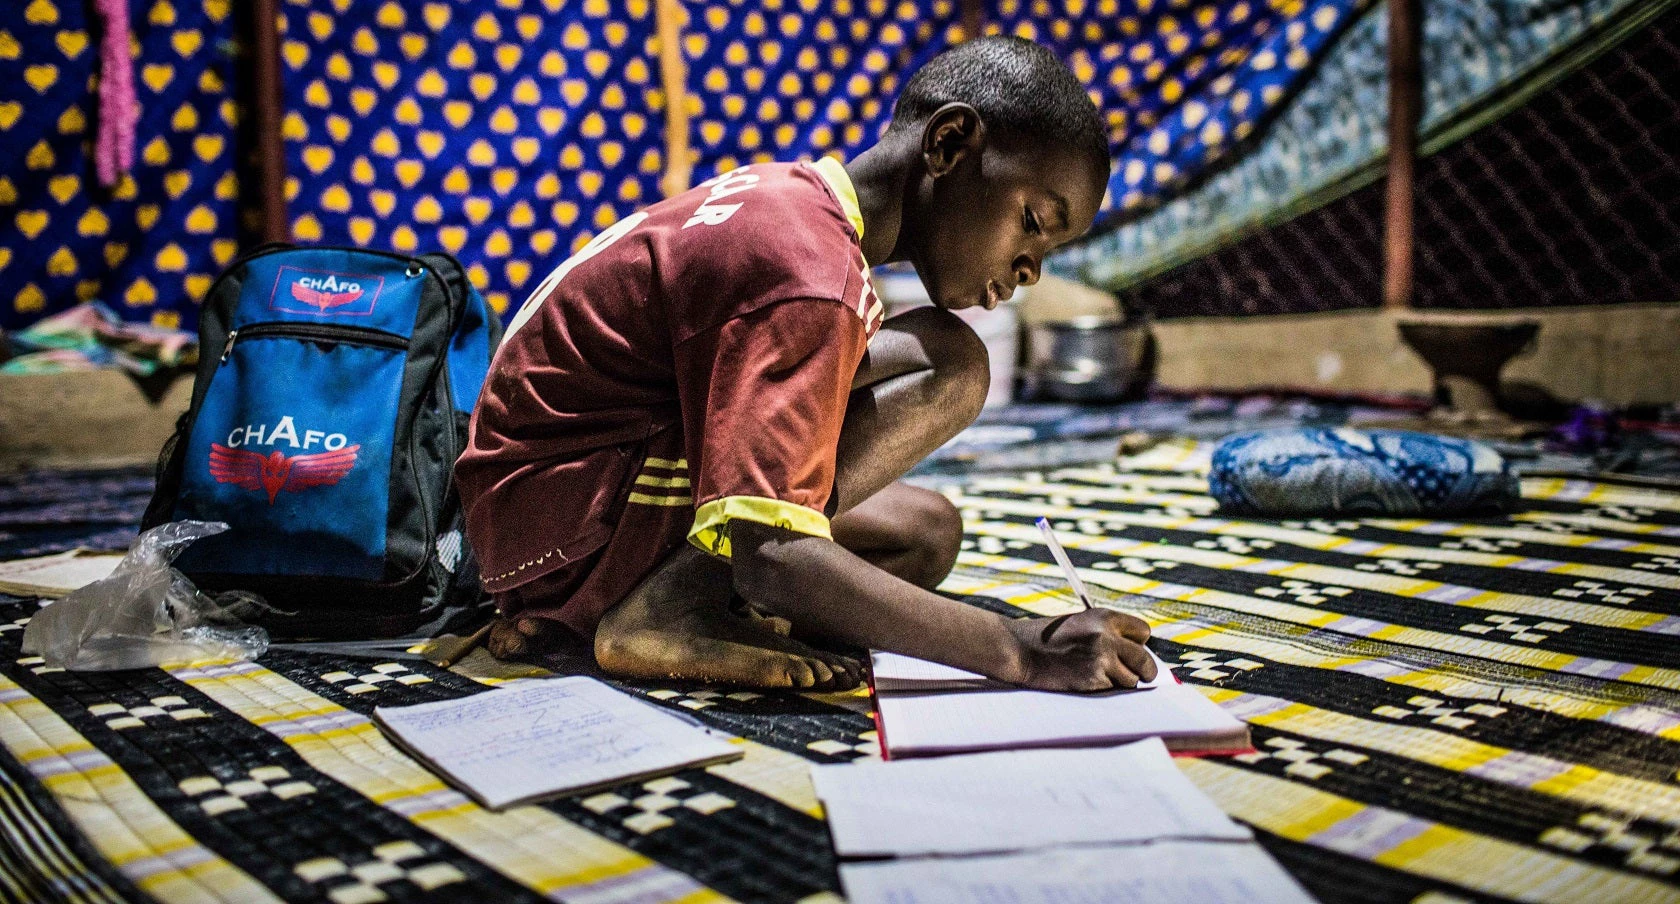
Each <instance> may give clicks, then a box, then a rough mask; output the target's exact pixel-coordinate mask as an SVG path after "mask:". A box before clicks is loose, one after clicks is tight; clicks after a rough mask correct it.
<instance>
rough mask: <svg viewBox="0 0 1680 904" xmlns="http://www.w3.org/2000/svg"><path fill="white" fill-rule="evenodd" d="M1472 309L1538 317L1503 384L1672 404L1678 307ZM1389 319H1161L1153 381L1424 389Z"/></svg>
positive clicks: (1678, 365) (1419, 370)
mask: <svg viewBox="0 0 1680 904" xmlns="http://www.w3.org/2000/svg"><path fill="white" fill-rule="evenodd" d="M1475 313H1478V314H1503V315H1509V316H1521V317H1528V318H1532V319H1535V320H1539V321H1540V322H1541V327H1540V335H1539V337H1538V339H1537V340H1536V342H1535V346H1534V347H1533V348H1532V349H1530V350H1529V351H1527V352H1525V353H1523V354H1522V355H1519V356H1518V357H1517V358H1516V359H1515V360H1513V361H1512V362H1511V364H1510V365H1509V366H1508V367H1506V369H1505V372H1504V378H1505V380H1506V381H1507V382H1510V383H1516V382H1520V383H1527V384H1532V385H1535V386H1538V387H1540V388H1542V389H1544V390H1546V391H1547V392H1549V393H1551V394H1552V395H1553V396H1556V397H1557V398H1559V399H1562V400H1564V401H1582V400H1589V399H1590V400H1598V401H1603V402H1609V403H1611V404H1617V405H1626V404H1651V403H1655V404H1663V403H1671V402H1676V401H1680V304H1648V305H1643V304H1642V305H1602V306H1591V307H1579V308H1545V309H1528V310H1516V311H1478V312H1475ZM1395 320H1396V318H1395V316H1394V315H1392V314H1389V313H1387V312H1384V311H1381V310H1377V309H1370V310H1358V311H1337V312H1333V313H1328V314H1286V315H1276V316H1266V317H1252V318H1237V317H1220V318H1205V319H1204V318H1186V319H1180V320H1168V321H1163V322H1160V323H1157V324H1156V326H1155V333H1156V338H1157V340H1158V341H1159V343H1160V349H1161V358H1160V361H1161V364H1160V371H1159V375H1158V379H1159V382H1160V384H1161V385H1162V386H1165V387H1169V388H1173V389H1217V390H1242V389H1254V388H1260V387H1277V386H1291V387H1300V388H1308V389H1320V390H1328V391H1339V392H1366V393H1381V394H1398V393H1414V394H1419V395H1427V394H1429V392H1430V391H1431V385H1430V373H1429V368H1427V367H1426V366H1424V363H1423V361H1422V360H1421V359H1420V358H1418V356H1417V355H1415V354H1413V353H1412V351H1411V350H1410V349H1408V348H1406V346H1405V345H1404V344H1402V343H1401V341H1400V334H1399V331H1398V330H1397V329H1396V326H1395Z"/></svg>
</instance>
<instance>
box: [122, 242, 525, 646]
mask: <svg viewBox="0 0 1680 904" xmlns="http://www.w3.org/2000/svg"><path fill="white" fill-rule="evenodd" d="M198 332H199V362H198V372H197V376H196V379H195V381H194V383H193V395H192V404H191V406H190V407H189V408H188V409H187V412H186V413H185V414H183V415H182V417H181V420H180V422H179V424H178V425H177V427H176V431H175V435H174V436H173V437H172V438H171V439H170V440H169V442H168V443H167V444H165V446H164V448H163V452H162V454H161V455H160V456H159V460H158V481H157V488H156V490H155V492H154V494H153V497H152V501H151V504H150V506H149V507H148V508H147V511H146V516H145V519H144V522H143V527H152V526H154V525H157V524H162V523H165V522H168V521H179V520H184V519H193V520H199V521H225V522H227V523H228V524H229V525H230V529H229V530H228V531H227V532H226V533H222V534H219V535H216V536H213V537H208V538H205V539H202V540H199V541H198V542H197V543H195V544H193V545H192V546H191V547H189V548H188V549H187V551H186V552H185V553H183V554H182V555H181V557H180V558H179V559H177V560H176V562H175V566H176V567H177V568H179V569H180V570H181V571H182V572H184V573H185V574H186V575H187V576H188V577H189V578H191V579H193V580H194V582H196V583H197V584H198V585H199V586H200V587H201V588H203V589H207V590H211V591H222V590H247V591H251V592H254V593H257V594H258V595H260V596H262V597H263V598H264V599H265V600H266V601H267V602H268V604H269V605H270V606H271V607H273V608H274V609H275V610H277V611H275V612H273V613H271V614H269V615H267V616H265V617H264V618H263V619H262V621H263V623H264V625H265V626H266V627H268V628H269V629H270V630H271V631H273V632H275V633H276V634H278V635H281V636H283V637H285V636H290V637H313V638H362V637H399V636H419V635H420V634H423V633H432V632H438V631H442V630H453V629H458V628H459V627H460V626H461V624H462V623H464V622H465V621H466V620H467V619H469V618H471V617H474V616H479V615H482V614H483V613H482V612H481V611H479V609H480V606H481V603H482V601H483V593H482V591H481V590H480V588H479V585H478V575H477V566H476V563H475V561H474V560H473V558H472V556H471V551H470V550H469V549H468V547H467V546H466V544H465V542H464V541H463V537H462V534H461V511H460V503H459V499H458V497H457V494H456V491H455V487H454V484H453V476H452V474H453V468H454V464H455V459H456V458H457V457H459V455H460V454H461V451H462V449H463V448H464V447H465V445H466V441H467V422H468V418H469V416H470V415H471V413H472V407H473V403H474V402H475V401H476V400H477V398H478V392H479V389H480V387H482V386H483V384H484V378H485V375H486V374H487V373H488V371H489V367H490V359H491V356H492V355H493V354H494V352H495V350H496V345H497V343H498V342H499V341H500V339H501V332H502V325H501V321H500V320H498V319H497V318H496V316H495V314H494V313H492V312H491V311H490V309H489V307H488V306H487V305H486V304H485V302H484V299H483V298H482V297H480V295H479V294H478V292H477V291H476V290H474V289H473V287H472V285H471V284H470V283H469V282H468V280H467V276H466V273H465V272H464V271H463V270H462V268H461V265H460V264H459V263H458V262H457V261H456V260H455V259H454V258H452V257H449V256H448V255H443V254H426V255H421V256H419V257H405V256H402V255H397V254H385V253H381V252H375V251H364V250H358V249H350V248H330V247H310V248H298V247H292V246H288V245H267V246H263V247H261V248H258V249H256V250H254V251H252V252H250V253H248V254H246V255H244V256H243V257H241V258H239V259H238V260H236V261H234V262H233V264H231V265H230V266H229V267H228V269H227V270H226V271H225V272H224V273H222V275H221V276H219V277H217V279H216V281H215V282H214V283H213V284H212V285H211V287H210V291H209V293H208V294H207V295H206V297H205V301H204V305H203V309H202V311H201V312H200V319H199V331H198Z"/></svg>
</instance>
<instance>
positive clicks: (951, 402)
mask: <svg viewBox="0 0 1680 904" xmlns="http://www.w3.org/2000/svg"><path fill="white" fill-rule="evenodd" d="M900 317H901V318H904V319H905V320H907V321H908V322H907V323H906V324H905V325H906V326H908V327H910V328H911V329H913V330H914V331H915V332H916V334H917V336H918V337H920V338H921V340H922V348H923V350H924V351H925V353H926V354H927V356H928V360H929V361H931V362H932V364H933V371H934V375H935V379H936V381H937V383H938V385H939V391H940V396H941V404H942V405H943V406H948V410H950V411H952V412H953V413H954V414H958V415H960V416H961V418H962V422H963V423H964V424H967V423H969V422H970V421H973V420H974V419H975V418H976V417H978V416H979V415H980V408H981V406H983V405H985V403H986V392H987V391H988V390H989V389H990V388H991V379H992V370H991V358H990V356H989V355H988V354H987V352H986V343H984V342H982V341H981V339H980V337H979V336H978V335H976V334H975V332H974V329H973V328H972V327H970V326H969V325H968V324H967V323H964V322H963V319H962V318H961V317H958V316H957V315H955V314H953V313H951V312H950V311H947V310H944V309H942V308H935V307H927V308H917V309H915V310H912V311H907V312H905V313H904V314H902V315H900ZM959 524H960V522H959Z"/></svg>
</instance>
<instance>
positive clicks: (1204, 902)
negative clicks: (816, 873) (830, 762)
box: [840, 841, 1313, 904]
mask: <svg viewBox="0 0 1680 904" xmlns="http://www.w3.org/2000/svg"><path fill="white" fill-rule="evenodd" d="M840 882H841V884H843V885H844V886H845V887H846V898H847V899H848V900H849V901H851V902H852V904H1000V902H1008V904H1112V902H1116V901H1137V902H1144V904H1257V902H1265V904H1312V901H1313V898H1312V896H1311V895H1309V894H1307V892H1306V890H1305V889H1303V888H1301V886H1300V885H1299V884H1297V883H1296V882H1295V880H1294V879H1292V878H1291V877H1290V876H1289V874H1288V873H1285V872H1284V871H1283V869H1282V868H1281V867H1279V866H1278V865H1277V863H1276V862H1275V861H1273V860H1272V858H1271V857H1269V856H1267V855H1266V852H1265V851H1264V850H1262V849H1261V847H1260V846H1259V845H1258V844H1254V843H1253V842H1249V843H1233V842H1219V841H1203V842H1185V841H1162V842H1157V843H1154V844H1138V845H1125V846H1116V847H1102V848H1067V849H1063V850H1056V851H1035V852H1029V853H1021V854H1007V855H1002V856H984V857H949V858H946V857H935V858H928V859H922V860H887V861H879V862H867V863H844V864H841V866H840Z"/></svg>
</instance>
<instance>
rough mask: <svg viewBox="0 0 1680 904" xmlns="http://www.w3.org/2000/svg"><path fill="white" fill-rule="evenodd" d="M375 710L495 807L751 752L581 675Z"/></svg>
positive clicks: (438, 767) (389, 729) (421, 754)
mask: <svg viewBox="0 0 1680 904" xmlns="http://www.w3.org/2000/svg"><path fill="white" fill-rule="evenodd" d="M373 718H374V720H375V721H376V722H378V723H379V725H380V726H381V727H382V728H384V729H385V732H386V734H388V735H390V736H391V737H392V739H393V740H395V741H396V742H397V743H398V744H400V745H401V746H402V747H404V748H405V749H407V750H408V751H409V752H410V753H412V754H414V755H415V756H417V757H418V758H419V759H420V760H421V761H423V762H424V763H426V765H428V766H430V767H431V768H432V769H433V770H434V771H436V772H438V773H440V774H441V775H443V776H444V777H445V778H447V779H449V781H450V782H451V783H452V784H454V785H455V786H456V787H458V788H460V789H461V790H463V791H465V792H467V793H468V794H470V795H472V797H473V798H474V799H475V800H477V801H478V802H479V803H481V804H483V805H485V806H486V807H490V808H492V809H497V808H501V807H505V806H509V805H512V804H521V803H527V802H529V801H533V800H538V799H540V798H545V797H552V796H555V795H558V794H566V793H576V792H581V791H590V790H594V789H598V788H604V787H608V786H610V785H616V784H619V783H621V782H627V781H633V780H637V779H643V778H650V777H652V776H655V775H660V774H662V773H666V772H675V771H676V770H678V769H685V768H688V767H690V766H709V765H712V764H713V763H722V762H726V761H728V760H733V759H738V758H739V757H740V756H741V755H742V753H743V752H744V751H743V748H741V747H740V746H739V745H736V744H732V743H730V742H729V741H727V740H724V738H723V737H721V736H719V735H716V734H713V733H712V732H711V731H709V730H707V729H705V728H701V727H700V726H699V725H698V724H695V723H692V722H690V721H689V720H687V719H685V718H683V717H682V716H679V715H677V714H675V713H671V712H667V711H665V710H663V709H660V708H659V707H657V706H654V705H652V704H650V703H645V702H643V701H641V700H637V699H636V698H634V697H631V696H630V695H628V694H625V693H623V692H621V691H617V690H614V689H613V688H611V687H609V686H607V685H605V684H602V683H601V682H599V681H597V680H595V679H594V678H588V677H584V676H574V677H570V678H542V679H536V680H532V681H521V682H516V683H514V684H510V685H508V686H506V687H503V688H498V689H496V690H493V691H487V692H485V693H481V694H473V695H472V696H470V697H461V698H458V699H455V700H442V701H439V702H437V703H421V704H417V705H415V706H398V707H384V706H382V707H379V708H377V709H375V710H374V711H373Z"/></svg>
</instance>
